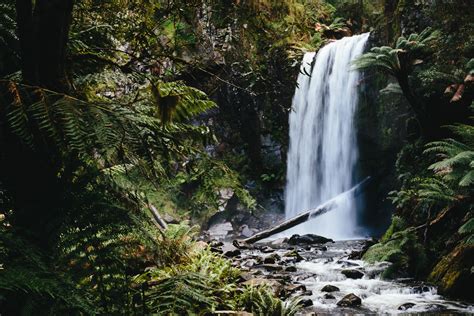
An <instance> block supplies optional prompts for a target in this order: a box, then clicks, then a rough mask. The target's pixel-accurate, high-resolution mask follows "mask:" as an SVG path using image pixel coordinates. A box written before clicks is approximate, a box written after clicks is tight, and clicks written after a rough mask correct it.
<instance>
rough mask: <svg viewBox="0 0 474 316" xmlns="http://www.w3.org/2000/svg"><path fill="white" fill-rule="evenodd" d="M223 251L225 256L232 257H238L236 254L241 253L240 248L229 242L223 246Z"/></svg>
mask: <svg viewBox="0 0 474 316" xmlns="http://www.w3.org/2000/svg"><path fill="white" fill-rule="evenodd" d="M222 252H223V254H224V256H226V257H228V258H232V257H236V256H238V255H240V250H239V249H238V248H236V247H235V246H234V245H232V244H229V243H225V244H224V245H223V246H222Z"/></svg>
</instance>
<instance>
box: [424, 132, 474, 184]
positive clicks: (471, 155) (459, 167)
mask: <svg viewBox="0 0 474 316" xmlns="http://www.w3.org/2000/svg"><path fill="white" fill-rule="evenodd" d="M451 130H452V131H453V132H454V133H455V135H457V136H458V137H459V139H460V140H455V139H446V140H442V141H437V142H431V143H429V144H428V145H427V148H426V151H425V152H426V153H434V154H436V156H437V157H438V160H439V161H438V162H436V163H434V164H432V165H431V166H430V167H429V168H430V169H431V170H433V171H434V172H435V173H437V174H439V175H441V176H442V177H443V179H444V180H445V181H446V182H448V183H451V182H454V183H456V184H457V185H459V186H461V187H471V188H472V187H473V186H474V142H473V139H474V127H473V126H472V125H465V124H459V125H455V126H452V127H451Z"/></svg>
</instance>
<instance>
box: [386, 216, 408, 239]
mask: <svg viewBox="0 0 474 316" xmlns="http://www.w3.org/2000/svg"><path fill="white" fill-rule="evenodd" d="M406 227H407V224H406V222H405V220H404V219H403V218H401V217H400V216H393V217H392V223H391V224H390V226H389V227H388V229H387V231H386V232H385V234H384V235H383V236H382V238H381V239H380V241H381V242H385V241H388V240H389V239H390V238H391V237H392V235H393V234H394V233H396V232H398V231H401V230H403V229H404V228H406Z"/></svg>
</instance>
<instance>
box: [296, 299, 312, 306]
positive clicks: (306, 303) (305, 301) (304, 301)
mask: <svg viewBox="0 0 474 316" xmlns="http://www.w3.org/2000/svg"><path fill="white" fill-rule="evenodd" d="M299 305H300V306H302V307H309V306H313V301H312V300H311V299H309V298H304V299H302V300H301V301H300V302H299Z"/></svg>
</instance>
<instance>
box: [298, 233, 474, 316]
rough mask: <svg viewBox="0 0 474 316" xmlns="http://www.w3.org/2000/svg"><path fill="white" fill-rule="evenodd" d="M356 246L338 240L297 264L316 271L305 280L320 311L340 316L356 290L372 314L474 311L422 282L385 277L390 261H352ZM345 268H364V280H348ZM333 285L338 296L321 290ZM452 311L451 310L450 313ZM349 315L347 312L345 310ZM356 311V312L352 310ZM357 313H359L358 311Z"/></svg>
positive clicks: (315, 306) (299, 266) (301, 269)
mask: <svg viewBox="0 0 474 316" xmlns="http://www.w3.org/2000/svg"><path fill="white" fill-rule="evenodd" d="M354 245H356V242H352V241H351V242H337V243H336V244H328V248H329V249H328V251H326V252H324V253H323V254H322V255H320V256H315V258H313V259H311V260H309V261H302V262H300V263H298V264H297V265H296V266H297V267H298V271H306V272H309V273H311V274H313V276H312V277H310V278H306V279H304V280H302V281H301V283H302V284H304V285H305V286H306V287H307V289H309V290H311V291H312V295H311V297H310V298H311V300H312V301H313V304H314V307H313V308H314V309H315V310H316V311H318V314H329V315H338V314H340V313H341V312H340V308H339V307H338V306H337V305H336V303H337V302H338V301H339V300H340V299H341V298H343V297H344V296H345V295H347V294H349V293H354V294H355V295H357V296H359V297H360V298H361V299H362V306H361V307H362V308H363V309H365V310H368V311H370V312H368V314H372V313H375V314H377V315H380V314H400V313H426V312H435V311H436V312H437V313H440V307H441V312H442V310H443V309H445V310H446V312H445V313H444V315H452V314H453V313H455V312H456V313H462V314H470V315H472V313H473V312H474V306H472V305H469V304H465V303H462V302H456V301H450V300H447V299H446V298H444V297H442V296H441V295H439V294H438V293H437V289H436V288H435V287H433V286H428V285H419V286H415V284H413V283H410V282H408V283H401V282H397V281H387V280H383V279H382V278H381V277H380V275H381V272H383V271H384V270H385V268H387V266H389V265H390V264H389V263H383V262H381V263H378V264H368V263H366V262H364V261H361V260H348V259H346V257H347V254H348V253H350V252H351V251H352V250H354V249H356V248H357V247H356V248H354V249H351V247H353V246H354ZM344 269H356V270H359V271H363V273H364V276H363V277H362V278H361V279H357V280H354V279H348V278H346V277H345V276H344V275H343V274H342V273H341V271H342V270H344ZM327 284H330V285H334V286H337V287H338V288H339V289H340V291H336V292H333V293H331V294H332V295H334V296H335V299H326V298H325V297H324V295H325V294H326V293H324V292H321V289H322V288H323V286H325V285H327ZM405 303H412V304H414V306H413V307H411V308H410V309H409V310H406V311H402V310H399V307H400V306H401V305H402V304H405ZM448 311H449V312H448ZM344 314H346V313H344ZM350 314H352V313H350ZM354 314H359V313H356V312H354Z"/></svg>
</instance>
